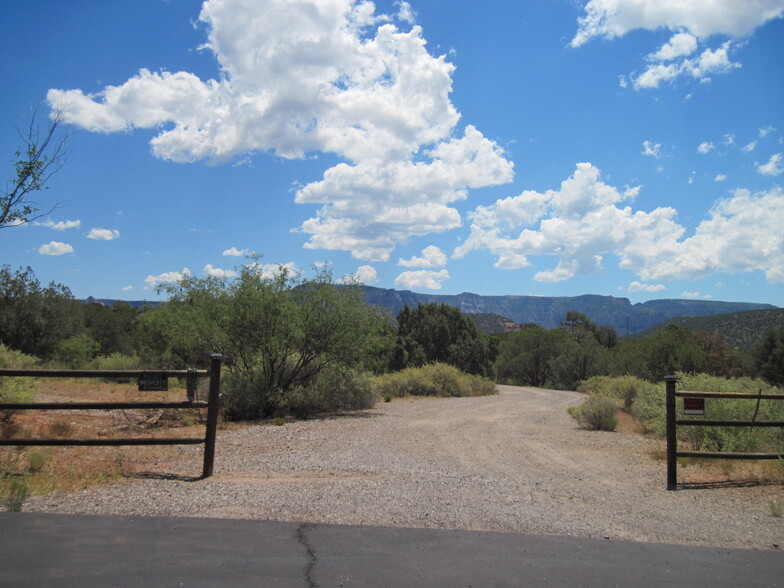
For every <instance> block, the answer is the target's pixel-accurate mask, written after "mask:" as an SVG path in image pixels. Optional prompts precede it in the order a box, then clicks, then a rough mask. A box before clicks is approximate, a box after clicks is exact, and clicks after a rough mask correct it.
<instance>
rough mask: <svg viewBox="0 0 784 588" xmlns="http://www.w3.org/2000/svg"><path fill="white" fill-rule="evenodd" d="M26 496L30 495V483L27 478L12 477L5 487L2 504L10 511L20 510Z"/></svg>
mask: <svg viewBox="0 0 784 588" xmlns="http://www.w3.org/2000/svg"><path fill="white" fill-rule="evenodd" d="M28 496H30V485H29V484H28V483H27V480H26V479H25V478H23V477H22V478H14V479H13V480H11V482H10V483H9V484H8V487H7V488H6V491H5V496H3V504H4V506H5V507H6V508H7V509H8V510H9V511H11V512H20V511H21V510H22V506H23V505H24V503H25V501H26V500H27V497H28Z"/></svg>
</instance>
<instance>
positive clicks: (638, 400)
mask: <svg viewBox="0 0 784 588" xmlns="http://www.w3.org/2000/svg"><path fill="white" fill-rule="evenodd" d="M259 268H260V265H259V264H258V259H254V260H251V263H248V264H246V265H245V266H243V267H240V268H237V270H238V271H237V275H236V276H234V277H231V278H219V277H206V278H197V277H194V276H186V277H185V278H184V279H183V280H182V281H180V282H176V283H169V284H165V285H164V286H163V287H162V289H161V291H162V292H163V293H165V294H166V296H167V299H166V301H165V302H162V303H160V304H155V305H143V306H132V305H130V304H128V303H125V302H116V303H114V304H113V305H112V306H105V305H103V304H100V303H87V304H85V303H82V302H81V301H78V300H75V299H74V298H73V296H72V295H71V293H70V291H69V289H68V288H67V287H66V286H64V285H61V284H54V283H52V284H49V285H46V286H44V285H42V284H40V283H39V282H38V280H37V279H36V278H35V275H34V273H33V271H32V269H30V268H27V269H19V270H16V271H13V270H11V268H10V267H8V266H3V267H2V268H0V368H32V367H54V368H71V369H131V370H139V369H181V368H188V367H196V368H205V367H207V362H208V357H209V354H210V353H212V352H216V351H217V352H219V353H221V354H222V355H223V356H224V358H225V363H224V365H225V372H224V378H223V386H222V391H223V406H224V412H225V415H224V416H225V418H227V419H228V420H234V421H248V420H250V421H253V420H258V419H274V420H275V422H280V423H282V422H286V419H289V418H310V417H313V416H316V415H319V414H324V413H334V412H340V411H352V410H357V409H362V408H367V407H369V406H372V405H373V404H374V403H375V402H377V401H378V400H379V399H383V400H384V401H392V400H393V399H395V398H400V397H403V396H435V397H450V396H476V395H486V394H493V393H494V392H495V384H496V383H503V384H511V385H522V386H533V387H543V388H555V389H564V390H578V391H582V392H585V393H586V394H588V398H587V402H586V403H584V404H583V405H581V406H578V407H576V408H574V409H572V410H571V412H572V414H573V416H574V417H575V418H576V419H577V420H578V421H579V422H580V423H581V424H582V425H583V426H585V427H587V428H595V429H603V430H613V429H614V428H615V427H616V425H617V423H618V416H619V411H621V412H624V413H626V414H628V415H630V416H631V417H632V418H634V419H636V420H637V421H638V422H639V423H640V424H641V426H642V427H643V428H644V430H645V431H647V432H649V433H651V434H654V435H661V434H663V427H664V425H663V423H664V408H663V407H664V388H663V386H662V384H661V380H662V378H663V376H664V375H667V374H673V373H678V374H679V376H680V378H681V380H680V382H681V384H680V385H681V386H682V387H684V388H685V389H691V390H705V391H715V390H718V391H736V392H749V391H751V392H757V391H759V390H763V391H765V392H768V391H771V390H774V391H775V390H780V387H781V385H782V383H784V333H783V332H782V331H778V330H775V329H771V330H769V331H768V332H767V333H766V334H765V336H764V337H763V339H762V341H761V342H760V343H759V344H757V346H756V347H755V348H754V349H753V350H752V351H751V352H748V351H744V350H741V349H738V348H733V347H731V346H730V345H729V344H728V343H727V342H726V340H724V338H723V337H722V336H721V335H720V334H718V333H715V332H713V333H704V332H699V331H692V330H689V329H687V328H684V327H682V326H679V325H677V324H670V325H668V326H667V327H666V328H664V329H660V330H657V331H654V332H652V333H650V334H649V335H647V336H645V337H641V338H628V339H621V338H619V337H618V336H617V334H616V332H615V330H614V329H612V328H609V327H603V326H600V325H597V324H595V323H593V322H592V321H591V320H589V319H588V318H587V317H586V316H585V315H583V314H580V313H578V312H575V311H569V312H567V313H566V316H565V317H564V319H563V320H562V322H561V326H560V327H559V328H556V329H550V330H547V329H544V328H542V327H539V326H537V325H532V324H531V325H523V326H522V328H521V329H520V330H518V331H515V332H509V333H501V334H494V335H489V334H486V333H484V332H482V331H480V330H479V329H478V328H477V326H476V325H475V323H474V322H472V321H471V320H470V319H469V318H468V317H467V316H466V315H464V314H463V313H461V312H460V311H459V310H458V309H456V308H454V307H451V306H447V305H444V304H432V303H431V304H420V305H418V306H417V307H415V308H410V307H408V306H405V307H403V309H402V310H400V312H398V314H397V316H391V315H390V314H388V313H385V312H384V311H383V310H381V309H379V308H376V307H373V306H371V305H368V304H366V303H365V301H364V299H363V296H362V291H361V289H360V288H359V287H357V286H356V285H352V284H345V283H336V282H335V281H334V280H333V278H332V276H331V274H330V273H329V271H327V270H325V269H323V268H322V269H317V270H314V274H313V276H312V277H305V276H303V275H301V274H292V273H290V272H288V271H287V270H286V269H285V268H283V267H281V268H279V271H278V272H276V273H275V274H274V275H268V274H266V273H264V272H262V271H261V270H260V269H259ZM96 386H97V388H96V390H97V393H98V395H99V398H100V399H107V398H111V397H112V395H113V394H114V391H115V390H116V385H115V387H112V385H111V384H110V383H98V384H96ZM107 386H108V387H107ZM82 388H89V385H87V384H84V383H83V384H82ZM121 388H122V386H121ZM126 388H127V386H126ZM42 389H45V392H44V393H41V390H42ZM51 389H52V387H51V386H49V385H48V384H47V383H46V382H45V381H34V380H30V379H26V378H10V377H3V378H0V402H29V401H31V400H33V399H34V398H35V397H36V394H38V397H39V398H40V399H47V400H50V399H51ZM69 390H70V392H71V393H73V394H75V395H76V396H79V395H80V394H83V393H84V394H86V392H84V390H82V389H81V388H80V389H79V391H75V390H74V389H72V388H71V389H69V388H68V387H65V392H64V394H66V396H65V397H64V398H62V399H64V400H67V399H70V400H75V399H76V397H71V396H68V394H69ZM182 392H183V394H184V389H183V390H182ZM127 393H128V392H127V390H126V392H125V395H126V396H127ZM107 395H108V396H107ZM91 398H92V397H91ZM123 399H125V398H123ZM752 404H753V403H752ZM776 404H778V406H777V405H776ZM710 406H711V409H710V410H711V412H712V414H711V416H712V417H713V418H719V419H723V418H741V417H742V418H750V414H747V413H748V412H749V410H752V411H753V410H754V408H755V407H754V406H752V405H750V404H749V403H748V402H745V403H743V402H741V401H729V402H726V403H711V404H710ZM783 410H784V405H782V404H781V403H772V402H770V401H762V402H761V403H760V405H759V407H757V417H756V418H759V419H777V420H781V419H784V413H782V411H783ZM201 418H202V417H201V416H200V415H199V414H194V415H189V416H188V415H186V416H185V417H183V419H184V420H183V419H180V420H177V419H175V418H168V417H164V418H163V419H161V418H160V415H159V416H158V417H157V418H156V421H155V422H156V426H167V427H183V426H185V427H187V426H192V425H195V424H197V423H198V422H199V421H200V419H201ZM50 420H51V419H50ZM81 426H82V425H81V424H80V425H79V427H81ZM138 426H141V425H139V423H137V428H138ZM25 427H27V428H25ZM0 428H1V429H2V430H0V434H2V435H3V436H5V437H18V436H24V435H35V434H39V435H40V434H41V433H42V432H46V433H47V434H55V435H61V436H68V435H70V434H72V433H73V431H72V430H66V429H73V426H72V425H71V424H70V422H69V421H65V420H63V419H62V418H60V421H59V422H58V421H57V417H56V416H55V420H54V421H52V422H49V420H47V419H43V420H42V419H38V420H37V421H35V420H30V419H26V418H23V415H22V414H17V413H13V412H12V411H4V412H3V413H2V414H1V415H0ZM101 434H109V433H107V432H106V431H104V432H103V433H101ZM683 434H684V435H687V437H686V438H684V441H685V442H687V443H689V444H691V445H692V446H693V447H695V448H697V449H706V450H713V451H722V450H724V451H757V450H766V451H769V450H772V451H783V450H784V446H782V435H781V431H779V430H777V429H766V430H764V431H759V430H755V431H748V430H738V429H715V428H711V427H704V428H691V429H690V430H685V431H684V433H683ZM51 456H52V452H48V451H46V450H40V449H36V450H18V449H13V450H10V449H5V450H4V451H3V452H2V464H1V466H2V467H1V469H2V474H0V490H2V491H3V494H4V496H6V497H8V500H11V501H12V502H13V504H16V503H17V502H19V501H22V502H23V501H24V498H25V496H26V494H25V493H26V492H27V491H29V490H30V489H29V488H25V487H23V485H20V484H22V482H19V480H20V479H24V480H29V479H37V478H35V476H37V475H39V474H40V472H41V471H43V470H47V469H51V466H52V463H51V460H52V458H51ZM55 461H56V460H55ZM114 461H115V462H116V461H117V460H116V459H114ZM109 462H112V459H109ZM68 467H72V466H68ZM77 469H78V468H77ZM72 471H73V468H72ZM107 471H108V472H109V473H108V474H107V473H106V472H107ZM122 471H123V469H122V468H119V467H117V465H116V463H115V464H114V465H112V466H111V467H109V468H108V470H107V468H104V469H103V470H102V473H101V474H100V475H97V478H101V477H103V479H106V478H109V479H110V478H112V477H114V476H116V475H118V472H119V473H121V472H122ZM77 477H78V476H77ZM89 477H90V476H88V478H89ZM39 478H40V476H39ZM73 484H76V485H78V482H73ZM47 488H49V489H51V485H50V484H49V483H48V482H47V483H43V484H42V483H37V485H36V486H35V488H33V491H34V492H39V491H42V489H44V490H45V489H47ZM14 497H15V498H14ZM13 504H9V508H10V507H11V506H13Z"/></svg>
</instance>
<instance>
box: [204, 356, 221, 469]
mask: <svg viewBox="0 0 784 588" xmlns="http://www.w3.org/2000/svg"><path fill="white" fill-rule="evenodd" d="M222 361H223V356H222V355H221V354H220V353H213V354H212V355H210V395H209V399H208V401H207V403H208V404H209V407H208V408H207V431H206V434H205V437H204V468H203V470H202V474H201V477H202V478H209V477H210V476H211V475H212V470H213V465H214V464H215V437H216V435H217V432H218V413H219V411H220V377H221V362H222Z"/></svg>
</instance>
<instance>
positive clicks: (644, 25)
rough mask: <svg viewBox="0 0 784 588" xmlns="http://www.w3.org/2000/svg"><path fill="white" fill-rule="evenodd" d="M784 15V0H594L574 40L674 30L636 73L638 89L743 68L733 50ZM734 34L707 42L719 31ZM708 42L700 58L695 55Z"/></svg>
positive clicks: (581, 41) (634, 80)
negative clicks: (715, 43)
mask: <svg viewBox="0 0 784 588" xmlns="http://www.w3.org/2000/svg"><path fill="white" fill-rule="evenodd" d="M782 14H784V0H745V1H740V0H688V1H684V0H590V1H589V2H588V3H587V4H586V5H585V15H584V16H582V17H580V18H579V19H578V30H577V33H576V34H575V36H574V38H573V39H572V41H571V46H572V47H580V46H581V45H583V44H585V43H587V42H588V41H590V40H591V39H594V38H604V39H615V38H618V37H622V36H623V35H625V34H627V33H629V32H631V31H634V30H639V29H642V30H648V31H658V30H661V29H665V30H669V31H671V32H672V33H673V34H672V36H671V37H670V39H669V40H668V41H667V42H666V43H664V44H663V45H662V46H661V47H660V48H659V49H658V50H656V51H655V52H652V53H650V54H648V55H647V57H646V61H647V62H648V64H649V65H648V66H647V68H646V69H645V71H644V72H643V73H642V74H640V75H637V76H635V75H632V76H630V77H631V79H632V83H633V85H634V87H635V88H637V89H640V88H656V87H658V86H659V85H660V84H661V83H662V82H669V81H672V80H674V79H676V78H678V77H680V76H690V77H692V78H696V79H699V80H703V81H704V80H706V79H709V78H710V76H712V75H714V74H719V73H727V72H729V71H732V70H733V69H735V68H737V67H740V64H738V63H734V62H732V61H731V60H730V57H729V54H730V51H731V50H732V49H733V48H734V47H735V46H736V45H737V44H738V43H739V42H740V41H741V40H742V39H744V38H746V37H748V36H750V35H751V34H752V33H753V32H754V30H755V29H757V28H758V27H761V26H763V25H764V24H765V23H767V22H769V21H770V20H772V19H775V18H779V17H781V16H782ZM717 35H720V36H725V37H726V36H729V37H731V40H729V41H724V42H723V43H722V44H721V45H718V46H714V47H710V46H707V45H708V43H709V42H710V39H711V38H713V37H714V36H717ZM701 47H702V51H701V52H700V53H699V55H697V56H696V57H692V56H693V55H694V54H695V53H696V52H697V51H699V50H700V48H701Z"/></svg>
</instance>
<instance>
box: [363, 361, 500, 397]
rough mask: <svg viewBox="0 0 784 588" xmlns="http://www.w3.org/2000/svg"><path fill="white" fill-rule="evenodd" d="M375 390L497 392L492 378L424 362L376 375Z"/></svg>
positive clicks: (452, 393) (432, 393)
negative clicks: (419, 365)
mask: <svg viewBox="0 0 784 588" xmlns="http://www.w3.org/2000/svg"><path fill="white" fill-rule="evenodd" d="M373 388H374V389H375V392H376V394H379V395H381V396H382V397H383V396H385V395H387V394H388V395H389V396H390V397H397V398H401V397H403V396H408V395H411V396H440V397H444V398H446V397H450V396H485V395H488V394H497V393H498V392H497V390H496V388H495V384H494V383H493V382H492V380H489V379H487V378H484V377H482V376H476V375H472V374H466V373H464V372H461V371H460V370H459V369H457V368H456V367H454V366H451V365H448V364H438V363H436V364H428V365H425V366H422V367H419V368H406V369H404V370H401V371H399V372H394V373H391V374H384V375H382V376H376V377H375V378H374V379H373Z"/></svg>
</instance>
